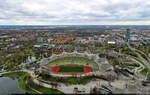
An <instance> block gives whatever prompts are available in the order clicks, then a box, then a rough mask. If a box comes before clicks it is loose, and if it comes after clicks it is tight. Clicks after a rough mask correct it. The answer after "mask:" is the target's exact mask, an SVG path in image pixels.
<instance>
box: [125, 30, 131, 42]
mask: <svg viewBox="0 0 150 95" xmlns="http://www.w3.org/2000/svg"><path fill="white" fill-rule="evenodd" d="M126 41H128V42H129V41H130V29H127V31H126Z"/></svg>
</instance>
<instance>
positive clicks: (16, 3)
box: [0, 0, 150, 25]
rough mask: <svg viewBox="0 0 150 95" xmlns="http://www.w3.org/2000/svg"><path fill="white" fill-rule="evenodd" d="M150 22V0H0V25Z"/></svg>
mask: <svg viewBox="0 0 150 95" xmlns="http://www.w3.org/2000/svg"><path fill="white" fill-rule="evenodd" d="M64 24H65V25H67V24H72V25H120V24H121V25H150V0H0V25H64Z"/></svg>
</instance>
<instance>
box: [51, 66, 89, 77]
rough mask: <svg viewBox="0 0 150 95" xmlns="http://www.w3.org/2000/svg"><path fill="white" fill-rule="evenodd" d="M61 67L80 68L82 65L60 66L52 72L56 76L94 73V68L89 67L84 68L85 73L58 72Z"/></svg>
mask: <svg viewBox="0 0 150 95" xmlns="http://www.w3.org/2000/svg"><path fill="white" fill-rule="evenodd" d="M60 66H68V67H78V66H81V65H58V66H55V67H52V72H53V73H55V74H66V75H72V74H87V73H89V72H92V68H91V67H89V66H84V72H58V70H59V68H60Z"/></svg>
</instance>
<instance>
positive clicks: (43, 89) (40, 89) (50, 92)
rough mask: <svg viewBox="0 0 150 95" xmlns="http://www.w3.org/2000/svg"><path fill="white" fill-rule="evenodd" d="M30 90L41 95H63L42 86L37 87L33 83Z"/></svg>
mask: <svg viewBox="0 0 150 95" xmlns="http://www.w3.org/2000/svg"><path fill="white" fill-rule="evenodd" d="M32 88H34V89H36V90H38V91H39V92H42V94H63V92H61V91H59V90H55V89H51V88H47V87H43V86H40V85H37V84H35V83H34V87H32Z"/></svg>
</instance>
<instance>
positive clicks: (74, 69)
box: [58, 66, 84, 72]
mask: <svg viewBox="0 0 150 95" xmlns="http://www.w3.org/2000/svg"><path fill="white" fill-rule="evenodd" d="M58 72H84V66H81V67H70V66H60V67H59V70H58Z"/></svg>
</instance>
